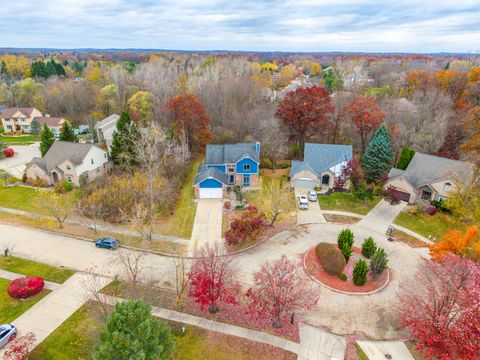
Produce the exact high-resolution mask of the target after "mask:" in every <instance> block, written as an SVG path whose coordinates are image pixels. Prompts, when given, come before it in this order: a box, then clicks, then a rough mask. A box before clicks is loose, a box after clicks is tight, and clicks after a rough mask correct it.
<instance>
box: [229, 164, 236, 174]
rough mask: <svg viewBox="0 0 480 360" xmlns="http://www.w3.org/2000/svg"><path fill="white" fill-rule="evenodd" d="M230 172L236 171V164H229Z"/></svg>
mask: <svg viewBox="0 0 480 360" xmlns="http://www.w3.org/2000/svg"><path fill="white" fill-rule="evenodd" d="M228 172H231V173H233V172H235V166H233V165H228Z"/></svg>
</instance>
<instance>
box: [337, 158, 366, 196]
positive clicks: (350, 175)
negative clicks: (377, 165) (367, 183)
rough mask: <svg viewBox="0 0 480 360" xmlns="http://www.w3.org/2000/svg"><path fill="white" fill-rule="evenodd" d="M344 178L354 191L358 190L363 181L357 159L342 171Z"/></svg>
mask: <svg viewBox="0 0 480 360" xmlns="http://www.w3.org/2000/svg"><path fill="white" fill-rule="evenodd" d="M341 177H342V178H344V179H347V180H348V181H350V185H351V186H352V188H353V190H358V189H359V188H360V184H361V182H362V180H363V173H362V168H361V167H360V162H359V161H358V160H356V159H352V160H350V161H349V162H348V163H347V166H346V167H345V168H344V169H343V170H342V175H341Z"/></svg>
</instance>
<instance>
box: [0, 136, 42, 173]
mask: <svg viewBox="0 0 480 360" xmlns="http://www.w3.org/2000/svg"><path fill="white" fill-rule="evenodd" d="M9 147H11V148H12V149H13V150H14V151H15V155H14V156H13V157H11V158H4V159H1V160H0V169H3V170H5V171H7V172H8V173H9V174H10V175H13V176H15V177H17V178H19V179H21V178H22V175H23V171H24V170H25V167H26V165H27V164H28V163H29V162H30V161H32V159H33V158H34V157H40V143H35V144H32V145H12V146H9Z"/></svg>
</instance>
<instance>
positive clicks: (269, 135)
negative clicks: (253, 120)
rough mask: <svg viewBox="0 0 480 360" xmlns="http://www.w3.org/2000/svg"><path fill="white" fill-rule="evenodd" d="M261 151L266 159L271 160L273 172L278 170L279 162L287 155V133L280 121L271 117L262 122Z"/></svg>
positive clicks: (260, 134) (260, 132) (260, 133)
mask: <svg viewBox="0 0 480 360" xmlns="http://www.w3.org/2000/svg"><path fill="white" fill-rule="evenodd" d="M258 134H259V140H260V142H261V151H262V155H263V157H264V158H267V159H268V160H270V162H271V164H272V170H273V171H275V170H276V168H277V160H279V159H282V158H283V157H284V156H285V155H286V153H287V136H286V134H287V132H286V131H284V129H282V126H281V123H280V120H278V119H277V118H275V117H270V118H268V119H265V120H264V121H262V125H261V127H260V131H259V133H258Z"/></svg>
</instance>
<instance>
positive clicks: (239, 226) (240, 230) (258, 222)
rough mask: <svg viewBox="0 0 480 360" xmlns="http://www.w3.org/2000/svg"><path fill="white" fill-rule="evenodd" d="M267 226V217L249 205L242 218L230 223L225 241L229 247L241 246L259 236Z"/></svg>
mask: <svg viewBox="0 0 480 360" xmlns="http://www.w3.org/2000/svg"><path fill="white" fill-rule="evenodd" d="M265 226H266V224H265V215H264V214H263V213H262V212H260V211H259V210H258V209H257V208H256V207H255V206H252V205H249V206H247V208H246V210H245V211H244V212H243V213H242V215H241V216H240V217H237V218H235V219H234V220H233V221H232V222H231V223H230V229H228V230H227V231H226V232H225V241H226V242H227V244H228V245H237V244H241V243H243V242H244V241H245V240H246V239H252V238H255V237H257V236H259V235H260V234H261V233H262V231H263V230H264V229H265Z"/></svg>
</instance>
